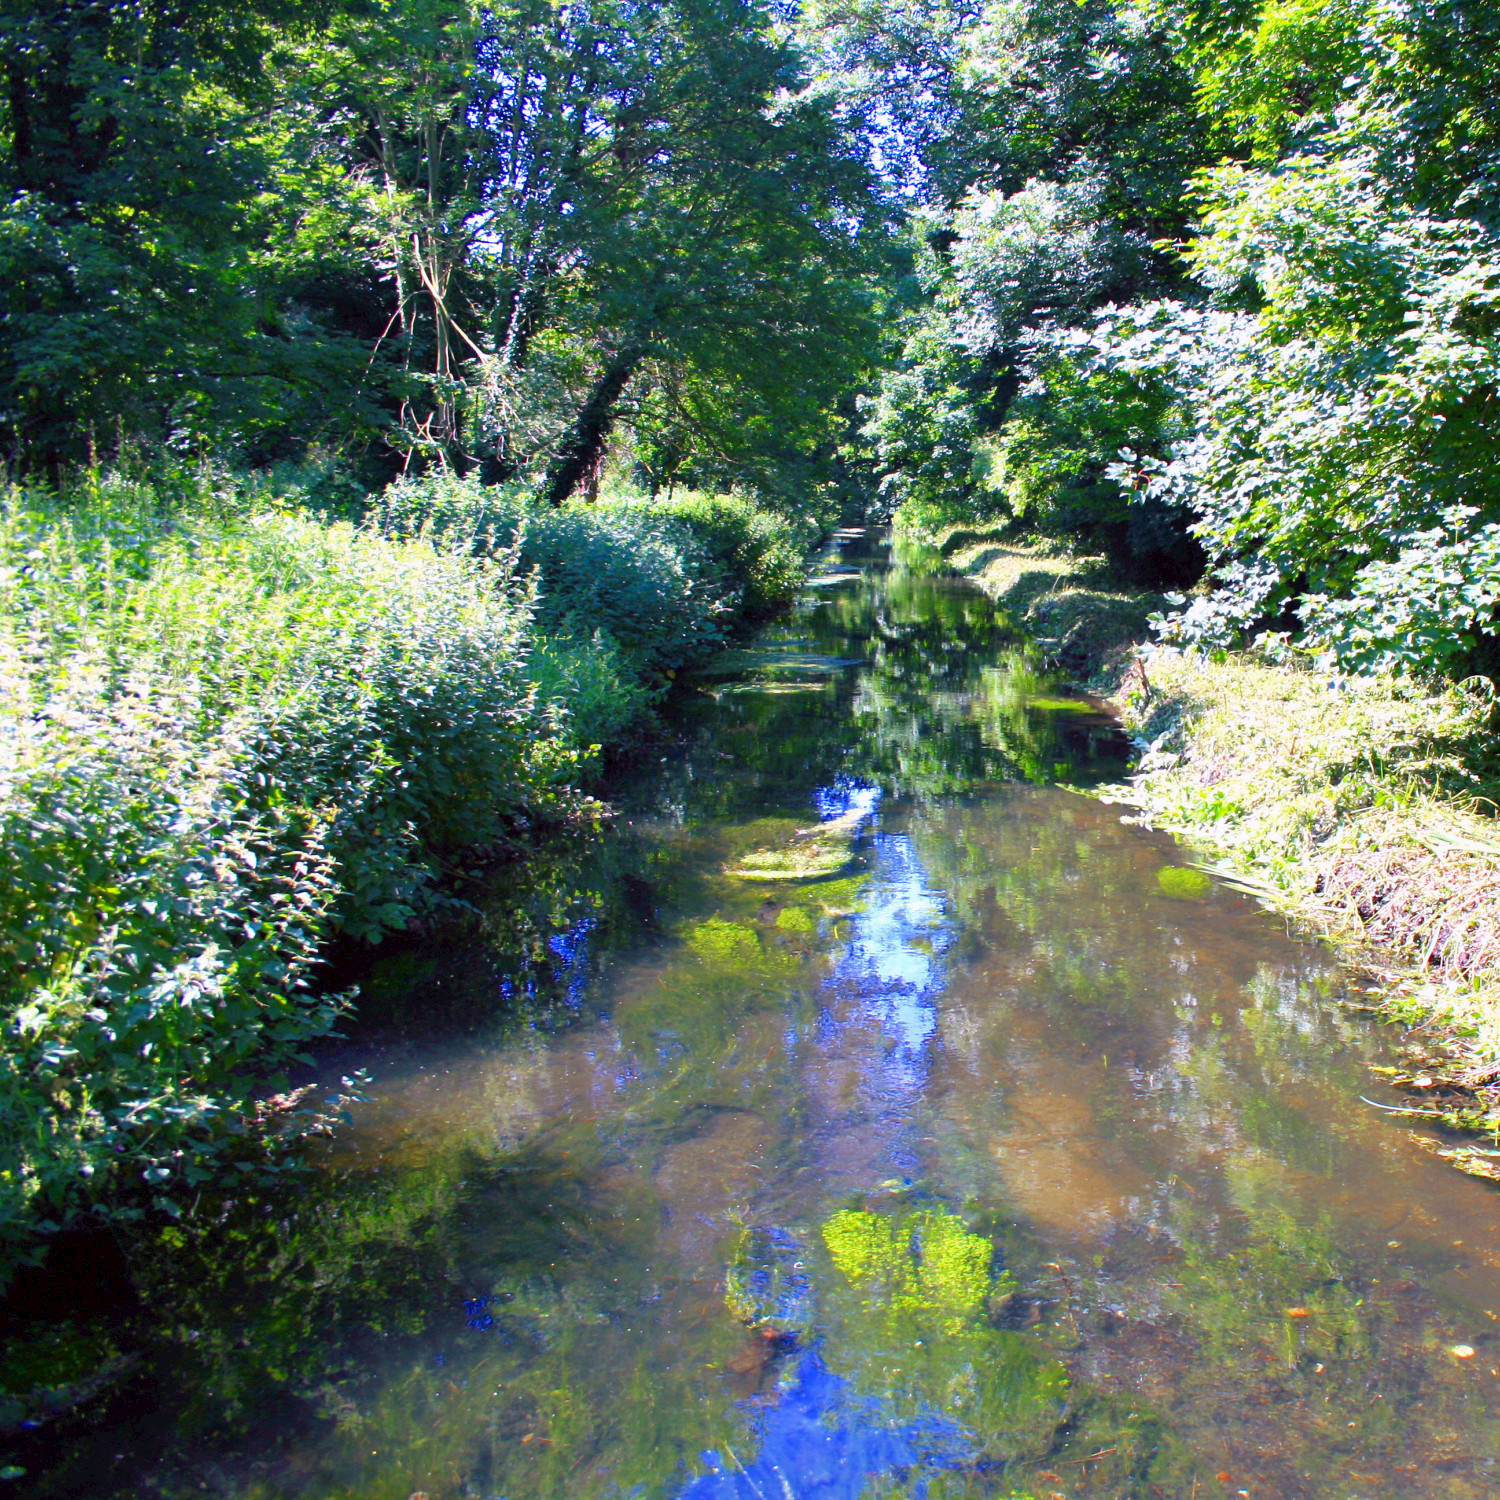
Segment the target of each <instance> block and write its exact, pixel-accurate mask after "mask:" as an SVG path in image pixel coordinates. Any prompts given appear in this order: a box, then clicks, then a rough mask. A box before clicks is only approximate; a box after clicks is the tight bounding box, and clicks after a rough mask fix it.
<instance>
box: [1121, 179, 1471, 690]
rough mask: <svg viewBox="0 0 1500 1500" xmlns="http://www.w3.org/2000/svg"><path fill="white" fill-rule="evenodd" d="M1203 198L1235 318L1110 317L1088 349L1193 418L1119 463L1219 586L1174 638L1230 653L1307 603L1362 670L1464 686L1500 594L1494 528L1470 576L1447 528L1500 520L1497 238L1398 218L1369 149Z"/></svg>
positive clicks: (1161, 307) (1159, 312) (1206, 267)
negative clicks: (1189, 528) (1436, 676)
mask: <svg viewBox="0 0 1500 1500" xmlns="http://www.w3.org/2000/svg"><path fill="white" fill-rule="evenodd" d="M1199 189H1200V192H1201V193H1202V195H1203V202H1204V206H1205V215H1204V227H1205V233H1204V234H1203V236H1202V237H1200V239H1198V240H1197V241H1196V242H1195V243H1194V245H1193V247H1192V250H1191V252H1190V260H1191V263H1192V265H1193V267H1194V270H1195V274H1196V275H1197V276H1198V278H1199V280H1200V281H1201V283H1202V284H1203V285H1204V287H1205V288H1206V289H1207V290H1208V292H1209V293H1210V294H1211V296H1212V297H1213V298H1214V299H1215V300H1217V301H1218V302H1219V303H1220V306H1218V307H1210V308H1206V309H1205V308H1191V307H1186V306H1183V305H1181V304H1178V303H1170V302H1163V303H1155V304H1150V305H1147V306H1143V307H1137V308H1129V309H1113V310H1110V311H1108V312H1107V313H1106V314H1105V315H1104V316H1103V317H1102V318H1101V319H1100V322H1099V324H1098V326H1097V328H1096V329H1095V332H1094V334H1093V336H1092V342H1093V345H1094V348H1095V351H1096V366H1095V368H1096V369H1099V370H1106V371H1110V372H1114V373H1117V374H1128V375H1131V376H1132V377H1133V378H1136V379H1140V380H1142V381H1146V382H1157V383H1159V384H1160V385H1161V386H1162V388H1163V389H1165V390H1166V391H1168V392H1169V393H1170V397H1171V403H1172V405H1173V407H1174V408H1175V411H1176V413H1177V418H1176V423H1177V425H1176V430H1175V432H1173V433H1172V434H1171V436H1170V441H1169V442H1168V443H1167V444H1166V447H1165V451H1164V452H1163V453H1160V454H1150V453H1136V454H1128V455H1126V457H1125V459H1124V461H1122V462H1120V463H1119V464H1117V465H1116V466H1115V468H1114V470H1113V473H1114V475H1115V477H1116V479H1117V480H1119V481H1120V482H1122V483H1123V484H1126V485H1129V486H1140V485H1141V483H1142V481H1143V480H1145V481H1146V486H1145V490H1144V492H1145V493H1147V494H1149V495H1150V496H1152V497H1155V498H1156V499H1158V500H1161V501H1165V502H1168V503H1173V504H1178V505H1182V506H1185V507H1186V508H1188V509H1189V510H1191V511H1192V513H1193V514H1194V515H1195V517H1196V520H1195V524H1194V528H1193V529H1194V531H1195V533H1196V534H1197V535H1198V536H1199V538H1201V540H1202V542H1203V545H1204V547H1205V549H1206V550H1207V552H1208V554H1209V558H1210V561H1211V563H1212V565H1213V569H1214V573H1213V580H1212V581H1213V585H1214V587H1213V592H1212V593H1211V594H1210V596H1209V597H1208V598H1207V599H1205V600H1201V601H1199V602H1198V603H1196V604H1195V605H1194V606H1193V607H1192V608H1190V609H1189V610H1188V611H1187V612H1185V613H1184V614H1182V615H1181V616H1179V617H1178V618H1177V619H1176V620H1175V621H1174V622H1172V628H1173V630H1174V631H1175V632H1176V634H1177V636H1178V638H1181V639H1187V640H1196V641H1199V642H1202V643H1205V644H1229V643H1232V642H1233V641H1234V640H1235V639H1237V638H1241V637H1242V636H1243V634H1244V633H1245V632H1246V631H1248V630H1249V629H1251V628H1252V627H1253V626H1254V625H1255V624H1257V623H1258V622H1265V621H1268V620H1274V619H1275V617H1277V616H1278V615H1279V614H1280V613H1281V612H1282V611H1284V610H1286V609H1288V608H1291V607H1300V608H1301V610H1302V612H1303V617H1304V620H1305V621H1306V622H1307V623H1309V624H1314V625H1315V626H1316V632H1315V633H1316V635H1317V638H1318V639H1319V640H1320V641H1321V643H1322V644H1324V645H1325V646H1327V647H1328V648H1329V649H1331V650H1332V651H1333V652H1334V654H1335V655H1336V657H1337V658H1338V660H1339V662H1340V664H1341V665H1343V666H1344V667H1345V668H1347V669H1351V670H1371V669H1373V668H1376V667H1384V668H1391V667H1398V668H1402V669H1405V670H1412V671H1429V672H1431V671H1441V670H1444V669H1450V668H1452V669H1459V670H1462V669H1463V667H1464V665H1465V662H1464V658H1465V656H1466V655H1467V656H1468V657H1469V659H1470V661H1471V662H1472V653H1473V650H1474V649H1475V648H1476V647H1477V646H1478V644H1479V641H1478V637H1479V636H1480V635H1482V634H1483V633H1485V632H1486V631H1487V630H1489V629H1491V628H1492V608H1493V598H1492V595H1493V580H1492V579H1491V581H1490V582H1488V583H1486V582H1485V581H1484V578H1483V577H1481V575H1482V574H1485V570H1486V569H1487V568H1488V567H1489V566H1490V564H1488V563H1486V562H1484V558H1483V556H1482V555H1480V554H1482V553H1483V548H1484V543H1483V537H1484V535H1485V534H1486V533H1485V531H1484V529H1483V528H1481V529H1480V530H1478V531H1476V532H1475V533H1474V539H1473V542H1474V546H1476V547H1479V548H1480V554H1476V555H1475V557H1473V558H1470V559H1468V560H1466V559H1465V556H1464V554H1465V552H1466V551H1467V550H1468V544H1467V543H1461V542H1460V538H1459V536H1458V535H1457V534H1455V532H1454V528H1453V524H1452V522H1451V521H1449V520H1447V519H1445V518H1447V517H1450V516H1452V515H1454V514H1456V513H1457V512H1456V511H1455V507H1468V509H1467V510H1466V511H1465V515H1467V516H1468V517H1471V518H1472V517H1474V516H1478V517H1480V518H1481V519H1482V520H1483V521H1484V522H1487V523H1492V522H1493V521H1494V520H1495V519H1496V517H1497V516H1500V486H1497V483H1496V471H1495V467H1494V463H1493V452H1494V441H1495V427H1494V414H1493V406H1494V403H1493V391H1494V389H1495V386H1496V384H1497V381H1500V239H1497V237H1496V236H1495V235H1494V234H1493V233H1492V232H1491V231H1490V230H1488V229H1486V228H1484V227H1483V226H1481V225H1479V224H1476V223H1473V222H1470V221H1464V220H1456V219H1440V218H1437V217H1435V216H1433V215H1431V214H1429V213H1426V212H1423V211H1421V210H1419V209H1417V208H1414V207H1412V206H1411V205H1409V204H1407V203H1405V202H1403V201H1402V199H1401V197H1400V194H1399V193H1398V192H1397V190H1396V188H1395V187H1394V185H1393V184H1392V183H1391V182H1389V181H1387V180H1386V179H1384V178H1383V177H1382V176H1381V175H1380V174H1379V172H1378V171H1377V170H1376V169H1375V167H1374V166H1373V165H1372V163H1371V160H1370V159H1369V157H1368V156H1367V155H1366V154H1363V153H1362V152H1360V151H1356V150H1350V151H1348V152H1346V153H1344V154H1338V153H1333V154H1330V155H1327V156H1311V155H1309V156H1303V157H1297V158H1293V159H1291V160H1289V161H1285V162H1283V163H1281V164H1280V166H1279V167H1278V168H1277V170H1276V171H1274V172H1266V171H1255V170H1252V169H1249V168H1246V167H1244V166H1241V165H1237V164H1236V165H1229V166H1224V167H1221V168H1218V169H1216V170H1215V171H1213V172H1211V173H1207V174H1205V175H1204V176H1203V177H1202V178H1201V179H1200V183H1199ZM1246 303H1249V304H1251V305H1253V306H1255V308H1256V311H1254V312H1247V311H1244V310H1242V309H1243V307H1244V306H1245V304H1246ZM1464 529H1466V528H1465V527H1460V530H1461V531H1462V530H1464ZM1445 537H1446V538H1448V541H1446V542H1445V541H1444V538H1445ZM1485 576H1488V575H1487V574H1486V575H1485ZM1390 589H1402V590H1407V589H1409V590H1410V591H1411V596H1410V597H1409V598H1406V599H1401V600H1394V601H1393V600H1391V599H1388V598H1387V597H1385V591H1386V590H1390ZM1487 591H1488V592H1487ZM1487 601H1488V602H1487ZM1403 637H1404V639H1402V638H1403ZM1465 637H1467V642H1466V644H1464V645H1463V646H1462V648H1460V642H1462V641H1463V639H1464V638H1465ZM1398 641H1399V642H1400V643H1399V644H1398Z"/></svg>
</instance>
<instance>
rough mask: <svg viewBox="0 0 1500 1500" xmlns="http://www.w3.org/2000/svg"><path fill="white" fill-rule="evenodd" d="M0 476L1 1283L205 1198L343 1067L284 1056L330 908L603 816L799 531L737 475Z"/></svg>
mask: <svg viewBox="0 0 1500 1500" xmlns="http://www.w3.org/2000/svg"><path fill="white" fill-rule="evenodd" d="M316 480H317V476H316V475H313V474H309V473H302V472H296V471H292V472H288V473H286V474H281V475H275V474H272V475H261V476H258V477H257V476H245V475H233V474H224V473H216V472H211V471H208V470H193V471H190V472H184V473H176V474H167V475H161V474H158V475H155V476H153V477H138V478H129V477H126V476H120V475H113V476H111V475H100V474H93V475H89V476H85V478H83V479H81V480H79V481H78V482H77V483H76V484H75V485H74V486H73V487H72V488H71V489H69V490H67V491H66V492H63V493H58V492H54V491H47V490H42V489H37V488H33V489H23V488H18V487H12V488H9V489H8V490H5V491H4V492H3V493H0V684H3V686H0V1024H3V1026H4V1029H5V1033H6V1041H7V1045H6V1048H5V1051H4V1054H3V1057H0V1142H3V1145H0V1290H3V1288H4V1287H5V1285H6V1284H7V1283H8V1282H9V1281H10V1279H11V1277H12V1276H13V1274H14V1273H15V1272H16V1270H17V1269H18V1268H19V1267H22V1266H25V1265H28V1264H34V1263H36V1262H37V1261H38V1260H39V1259H40V1258H41V1257H42V1256H43V1255H44V1253H45V1251H46V1248H47V1246H48V1244H49V1243H50V1242H51V1241H52V1240H53V1239H54V1238H55V1237H56V1235H57V1234H58V1233H59V1232H60V1231H63V1230H65V1229H67V1228H69V1227H70V1226H79V1227H84V1226H89V1225H92V1226H98V1225H100V1224H107V1223H111V1222H115V1223H118V1222H120V1221H121V1219H122V1218H123V1219H131V1218H139V1217H140V1216H141V1215H142V1214H143V1213H152V1214H166V1215H168V1216H170V1217H178V1216H182V1215H189V1216H190V1215H191V1212H192V1206H193V1204H194V1203H195V1202H197V1201H198V1199H199V1198H200V1197H201V1196H202V1194H204V1193H205V1192H206V1193H208V1194H209V1195H210V1196H211V1195H212V1193H213V1191H214V1189H215V1186H216V1185H217V1184H221V1183H222V1182H223V1181H224V1180H225V1179H226V1174H228V1179H229V1180H243V1179H242V1177H241V1175H240V1174H251V1175H252V1176H253V1175H255V1174H264V1173H275V1172H277V1171H280V1170H283V1169H284V1168H285V1166H286V1164H287V1162H288V1161H289V1160H290V1157H289V1155H288V1153H289V1152H292V1151H294V1150H295V1149H296V1148H297V1147H298V1145H299V1143H300V1142H301V1141H302V1140H304V1139H305V1138H306V1137H307V1136H309V1135H310V1134H317V1133H319V1132H321V1131H323V1130H325V1129H326V1128H327V1126H328V1123H329V1122H330V1121H331V1120H332V1119H333V1118H335V1117H336V1116H337V1114H338V1112H339V1111H340V1110H341V1108H342V1104H343V1095H347V1094H349V1093H351V1092H357V1090H358V1087H359V1082H358V1080H357V1079H353V1080H350V1079H346V1080H345V1081H344V1089H343V1095H341V1093H340V1091H339V1090H338V1089H335V1090H334V1091H333V1094H332V1096H331V1097H323V1095H326V1094H327V1091H326V1090H322V1091H319V1093H318V1095H317V1096H315V1095H314V1092H313V1091H312V1090H310V1089H305V1088H304V1089H298V1090H291V1089H289V1087H288V1085H287V1082H286V1073H287V1070H289V1069H291V1068H293V1067H295V1066H297V1065H299V1064H301V1063H303V1062H305V1061H306V1049H307V1047H308V1045H309V1044H310V1043H311V1042H313V1041H314V1040H316V1039H317V1038H320V1037H324V1036H327V1035H328V1034H329V1033H330V1032H332V1031H333V1030H334V1028H335V1027H336V1026H337V1025H338V1023H339V1020H340V1017H341V1016H342V1015H343V1014H344V1013H345V1012H346V1011H347V1010H348V1008H349V1006H350V1005H351V1004H352V1003H353V996H352V995H339V994H333V993H330V984H329V980H328V977H327V973H326V966H325V965H324V964H323V959H324V957H325V955H326V952H327V948H328V944H329V943H330V942H331V941H333V940H335V939H337V940H341V941H342V942H344V943H345V944H346V945H347V944H354V945H360V944H367V943H370V942H374V941H376V940H378V939H380V938H381V937H382V936H383V935H385V934H387V933H394V932H400V931H404V930H411V929H413V928H414V927H415V928H417V929H418V930H420V929H422V928H423V927H424V926H430V925H431V924H432V923H434V922H436V921H439V920H447V919H451V918H453V917H455V916H456V917H459V918H463V917H464V915H465V914H466V913H469V914H472V913H473V907H472V906H471V905H470V904H469V898H470V897H471V895H472V893H473V891H474V890H475V889H476V888H477V884H478V882H480V881H481V880H482V879H483V878H484V875H485V871H486V870H487V869H491V868H493V867H494V866H495V865H496V864H497V863H503V862H504V861H506V860H510V861H512V862H515V861H524V860H525V859H526V857H527V853H528V851H529V850H532V849H533V848H534V847H535V846H536V844H537V841H538V839H539V838H541V837H542V836H543V835H545V834H546V832H547V831H548V830H549V829H553V830H555V829H558V828H560V827H566V826H570V825H575V824H580V823H590V822H596V821H598V820H599V819H600V818H602V817H605V816H607V811H608V810H607V809H605V808H603V807H602V805H601V804H599V803H598V802H596V801H595V800H593V798H592V797H591V795H590V793H591V790H592V789H594V788H595V787H596V784H597V777H598V773H599V770H600V765H601V761H602V760H603V759H604V758H605V757H606V756H607V755H608V753H609V752H610V751H611V750H612V749H617V748H619V747H622V746H624V745H626V744H628V743H630V741H631V740H632V737H633V736H634V735H636V733H637V731H638V727H639V725H640V724H641V722H642V720H643V718H644V717H645V716H646V715H647V713H648V711H649V710H650V708H651V706H652V705H653V704H654V703H655V702H656V701H657V700H658V699H659V698H660V697H661V696H662V694H663V693H664V692H665V690H666V689H667V687H668V685H669V683H670V681H671V679H672V678H673V677H674V676H675V675H676V673H677V672H678V671H680V670H681V669H683V668H685V667H689V666H691V665H693V664H694V663H695V662H698V661H701V660H703V659H705V658H706V657H708V656H710V655H712V654H714V653H715V652H716V651H719V650H721V649H722V648H723V646H724V644H725V643H726V642H727V641H729V640H730V639H732V638H734V636H735V635H736V634H737V633H739V632H740V631H742V630H743V629H745V628H746V627H747V626H749V625H751V624H753V623H754V622H756V621H759V620H762V619H764V618H766V617H767V616H768V615H769V614H771V613H774V612H775V611H776V610H777V609H778V608H779V607H780V606H781V605H782V604H783V603H784V602H785V601H786V600H787V599H789V598H790V597H791V596H792V595H793V594H794V593H795V592H796V590H797V588H798V587H799V586H800V584H801V581H802V578H803V577H804V575H805V565H804V558H805V555H806V551H807V547H808V544H809V543H810V541H811V540H812V536H811V534H804V532H803V531H802V530H801V529H799V527H798V525H797V524H796V523H793V522H789V521H787V520H785V519H783V518H781V517H779V516H774V515H771V514H768V513H766V512H764V511H759V510H757V509H755V508H754V507H753V506H751V505H750V504H748V503H746V502H744V501H740V500H735V499H727V498H723V497H710V496H690V497H688V498H686V499H683V500H679V501H677V502H674V503H665V504H654V505H647V504H643V503H639V502H632V501H629V500H620V501H617V502H613V503H607V504H599V505H595V506H584V505H574V506H564V507H561V508H558V509H552V508H537V507H534V506H529V505H528V504H527V502H526V501H525V500H524V499H522V498H520V497H518V496H516V495H513V494H510V493H508V492H506V491H504V490H501V489H497V488H491V489H484V488H481V487H480V486H478V485H477V484H469V483H465V482H463V481H459V480H455V479H450V478H444V477H435V478H430V479H427V480H422V481H413V482H410V483H400V484H397V485H394V486H392V487H391V488H390V489H388V490H386V491H385V492H384V493H382V494H377V495H374V496H370V497H367V498H363V499H360V500H359V501H358V502H357V503H350V502H349V501H348V499H347V497H346V498H345V499H344V500H343V501H342V502H341V507H340V508H339V509H336V510H334V513H332V514H330V509H331V507H330V506H329V504H328V503H327V497H326V496H324V495H322V494H321V493H320V492H319V491H318V490H317V486H316Z"/></svg>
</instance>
